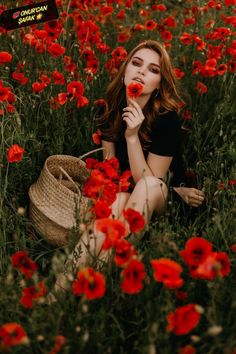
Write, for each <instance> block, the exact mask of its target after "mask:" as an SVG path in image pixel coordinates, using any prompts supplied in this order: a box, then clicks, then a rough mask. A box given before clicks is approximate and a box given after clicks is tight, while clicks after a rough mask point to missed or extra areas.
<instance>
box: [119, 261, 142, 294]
mask: <svg viewBox="0 0 236 354" xmlns="http://www.w3.org/2000/svg"><path fill="white" fill-rule="evenodd" d="M121 277H122V282H121V289H122V290H123V292H124V293H127V294H130V295H132V294H137V293H139V292H140V291H141V290H142V289H143V280H144V278H145V277H146V271H145V267H144V264H143V263H142V262H141V261H139V260H138V259H132V260H131V261H130V263H129V264H128V266H127V267H126V268H125V269H124V270H123V272H122V273H121Z"/></svg>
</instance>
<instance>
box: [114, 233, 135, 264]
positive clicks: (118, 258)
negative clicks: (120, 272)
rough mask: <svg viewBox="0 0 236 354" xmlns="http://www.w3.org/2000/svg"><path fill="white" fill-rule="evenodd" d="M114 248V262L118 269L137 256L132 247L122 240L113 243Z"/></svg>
mask: <svg viewBox="0 0 236 354" xmlns="http://www.w3.org/2000/svg"><path fill="white" fill-rule="evenodd" d="M114 248H115V250H116V254H115V258H114V261H115V263H116V265H117V266H118V267H123V266H126V265H127V264H128V263H129V262H130V260H131V259H132V257H133V256H134V255H136V254H137V252H136V250H135V248H134V246H133V245H132V244H131V243H129V242H128V241H127V240H125V239H123V238H122V239H121V240H118V241H116V242H114Z"/></svg>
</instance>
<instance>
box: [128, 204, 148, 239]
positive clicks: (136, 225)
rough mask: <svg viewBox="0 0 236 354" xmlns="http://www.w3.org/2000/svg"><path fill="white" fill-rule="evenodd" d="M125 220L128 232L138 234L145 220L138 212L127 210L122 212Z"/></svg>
mask: <svg viewBox="0 0 236 354" xmlns="http://www.w3.org/2000/svg"><path fill="white" fill-rule="evenodd" d="M123 215H124V217H125V219H126V220H127V221H128V223H129V228H130V232H132V233H133V232H139V231H141V230H142V229H143V227H144V225H145V219H144V217H143V215H141V214H140V213H139V212H138V211H136V210H134V209H132V208H129V209H127V210H124V211H123Z"/></svg>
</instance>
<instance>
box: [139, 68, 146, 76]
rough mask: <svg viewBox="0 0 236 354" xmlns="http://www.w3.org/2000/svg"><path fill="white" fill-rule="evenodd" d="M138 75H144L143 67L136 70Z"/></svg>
mask: <svg viewBox="0 0 236 354" xmlns="http://www.w3.org/2000/svg"><path fill="white" fill-rule="evenodd" d="M138 73H139V74H141V75H144V74H145V70H144V68H143V67H139V68H138Z"/></svg>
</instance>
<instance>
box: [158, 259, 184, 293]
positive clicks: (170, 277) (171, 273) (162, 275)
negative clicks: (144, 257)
mask: <svg viewBox="0 0 236 354" xmlns="http://www.w3.org/2000/svg"><path fill="white" fill-rule="evenodd" d="M151 265H152V268H153V270H154V279H155V280H156V281H158V282H162V283H163V284H164V285H165V286H166V287H167V288H168V289H176V288H180V287H181V286H182V285H183V283H184V281H183V279H181V278H180V274H181V273H182V271H183V268H182V267H181V266H180V265H179V264H178V263H177V262H175V261H172V260H171V259H168V258H160V259H153V260H151Z"/></svg>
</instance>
